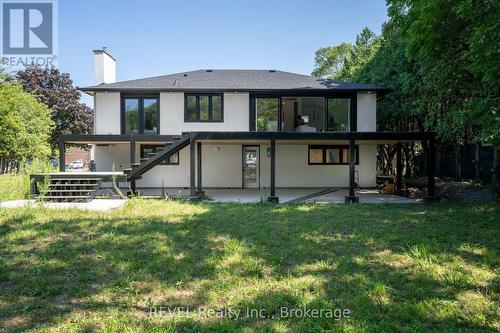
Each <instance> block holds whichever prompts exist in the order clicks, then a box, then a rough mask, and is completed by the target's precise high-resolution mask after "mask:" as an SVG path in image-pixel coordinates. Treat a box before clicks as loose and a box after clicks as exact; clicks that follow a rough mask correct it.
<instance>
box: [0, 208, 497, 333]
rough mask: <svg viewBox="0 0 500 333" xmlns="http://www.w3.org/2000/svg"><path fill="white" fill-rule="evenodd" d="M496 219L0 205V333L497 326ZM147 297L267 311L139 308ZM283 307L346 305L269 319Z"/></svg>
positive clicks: (457, 214) (447, 212)
mask: <svg viewBox="0 0 500 333" xmlns="http://www.w3.org/2000/svg"><path fill="white" fill-rule="evenodd" d="M499 224H500V209H499V207H498V206H495V205H492V206H488V205H486V206H458V205H443V204H440V205H431V206H426V205H416V204H413V205H362V204H359V205H290V206H272V205H237V204H189V203H183V202H175V201H161V200H156V201H155V200H141V199H134V200H132V201H131V203H130V204H129V205H127V206H126V207H125V208H124V209H122V210H118V211H113V212H108V213H90V212H84V211H76V210H74V211H62V210H59V211H56V210H44V209H42V208H33V209H17V210H2V211H0V244H1V246H0V291H1V292H0V330H2V329H3V330H5V331H25V330H27V331H30V330H31V331H42V332H45V331H58V332H59V331H61V332H62V331H64V332H66V331H70V332H93V331H95V332H136V331H142V332H178V331H180V332H198V331H213V332H233V331H241V332H252V331H266V332H288V331H291V332H324V331H334V332H337V331H338V332H429V331H434V332H497V331H498V330H499V329H500V323H499V317H500V312H499V291H500V280H499V267H500V257H499V250H500V228H499V226H500V225H499ZM151 306H155V307H159V306H164V307H169V308H170V309H174V308H175V307H189V308H190V309H193V310H195V309H198V308H199V307H205V308H210V309H223V308H231V309H243V310H244V309H246V308H252V309H264V314H266V315H268V316H269V318H259V319H255V318H248V317H246V316H242V317H240V318H238V319H237V320H235V319H232V318H229V317H223V318H218V319H217V318H206V317H203V316H202V315H200V314H199V313H196V312H195V313H193V312H192V313H190V314H189V316H187V315H185V314H181V315H179V314H178V315H163V316H150V308H151ZM281 307H287V308H301V307H307V308H310V309H337V308H339V309H348V310H350V311H351V313H352V314H351V315H350V316H349V317H348V318H343V319H341V320H334V319H331V318H324V317H323V318H316V319H314V318H296V317H294V318H280V316H279V314H280V308H281ZM273 315H274V318H272V316H273Z"/></svg>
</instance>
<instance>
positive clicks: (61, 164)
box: [59, 135, 66, 172]
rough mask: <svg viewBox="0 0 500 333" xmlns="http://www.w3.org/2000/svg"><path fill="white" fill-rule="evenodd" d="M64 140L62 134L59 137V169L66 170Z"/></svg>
mask: <svg viewBox="0 0 500 333" xmlns="http://www.w3.org/2000/svg"><path fill="white" fill-rule="evenodd" d="M65 160H66V142H64V139H63V137H62V135H61V136H60V137H59V171H60V172H64V171H66V163H65Z"/></svg>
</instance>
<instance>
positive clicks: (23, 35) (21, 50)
mask: <svg viewBox="0 0 500 333" xmlns="http://www.w3.org/2000/svg"><path fill="white" fill-rule="evenodd" d="M0 2H1V18H2V35H1V38H2V58H1V62H0V65H2V64H3V65H7V66H10V67H16V66H19V65H24V66H26V65H29V64H33V63H34V64H38V65H41V66H48V65H54V60H55V59H56V56H55V54H56V52H55V51H56V46H57V45H56V44H57V43H56V42H57V34H56V32H57V12H56V6H57V3H56V0H43V1H42V0H31V1H24V0H3V1H2V0H0ZM13 55H15V56H17V57H15V56H13ZM28 55H32V57H27V56H28ZM42 55H43V56H42ZM49 57H50V58H51V59H49Z"/></svg>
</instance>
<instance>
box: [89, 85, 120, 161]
mask: <svg viewBox="0 0 500 333" xmlns="http://www.w3.org/2000/svg"><path fill="white" fill-rule="evenodd" d="M94 100H95V105H94V109H95V125H94V128H95V134H120V132H121V128H120V93H118V92H96V93H95V99H94ZM127 156H128V155H127Z"/></svg>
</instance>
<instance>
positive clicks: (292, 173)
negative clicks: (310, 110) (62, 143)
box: [127, 144, 377, 188]
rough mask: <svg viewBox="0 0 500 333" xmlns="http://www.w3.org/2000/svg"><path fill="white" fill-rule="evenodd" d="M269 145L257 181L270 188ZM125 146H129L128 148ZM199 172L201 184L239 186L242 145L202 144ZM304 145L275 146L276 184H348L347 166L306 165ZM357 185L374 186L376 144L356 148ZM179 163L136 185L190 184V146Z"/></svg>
mask: <svg viewBox="0 0 500 333" xmlns="http://www.w3.org/2000/svg"><path fill="white" fill-rule="evenodd" d="M267 147H268V145H261V151H260V184H261V186H262V187H269V180H270V179H269V178H270V174H269V172H270V164H271V163H270V162H271V161H270V158H269V157H267ZM127 148H128V147H127ZM202 149H203V150H202V152H203V153H202V167H203V170H202V174H203V186H204V187H223V188H225V187H235V188H240V187H241V186H242V167H241V165H242V152H241V149H242V148H241V145H216V144H204V145H203V148H202ZM307 149H308V146H307V145H279V144H278V145H277V146H276V186H277V187H347V186H348V185H349V181H348V175H349V167H348V166H347V165H308V160H307ZM359 149H360V151H359V160H360V164H359V165H357V166H356V170H358V171H359V177H360V185H361V186H362V187H374V186H375V181H376V152H377V147H376V146H375V145H361V146H360V147H359ZM179 158H180V163H179V165H160V166H156V167H154V168H153V169H152V170H150V171H148V172H146V173H145V174H144V175H143V176H142V179H141V180H139V181H138V182H137V186H138V187H160V186H161V185H162V179H163V185H164V186H165V187H189V147H187V148H184V149H183V150H182V151H181V152H180V156H179Z"/></svg>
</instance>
